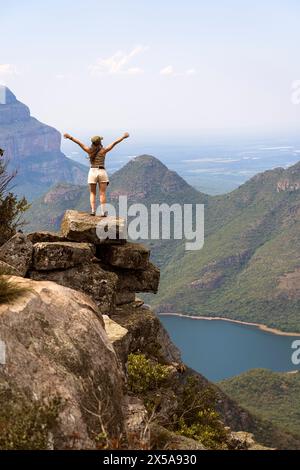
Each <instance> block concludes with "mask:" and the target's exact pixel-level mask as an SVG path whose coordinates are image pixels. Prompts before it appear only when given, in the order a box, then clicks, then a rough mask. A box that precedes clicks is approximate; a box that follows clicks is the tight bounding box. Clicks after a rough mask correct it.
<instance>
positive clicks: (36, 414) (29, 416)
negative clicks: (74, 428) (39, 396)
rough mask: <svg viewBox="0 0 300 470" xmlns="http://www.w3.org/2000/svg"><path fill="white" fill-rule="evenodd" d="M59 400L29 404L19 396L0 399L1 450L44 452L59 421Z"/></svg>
mask: <svg viewBox="0 0 300 470" xmlns="http://www.w3.org/2000/svg"><path fill="white" fill-rule="evenodd" d="M0 398H1V397H0ZM60 408H61V400H60V399H59V398H57V397H54V398H52V399H50V400H48V402H44V401H42V400H39V401H37V402H35V403H32V402H29V401H28V400H27V399H26V398H25V397H23V396H22V395H16V396H14V397H13V398H10V399H8V400H4V399H3V397H2V399H1V408H0V450H27V449H28V450H46V449H48V448H49V433H50V432H51V431H52V430H53V429H54V427H55V425H56V424H57V421H58V415H59V411H60Z"/></svg>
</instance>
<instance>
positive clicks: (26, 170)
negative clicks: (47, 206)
mask: <svg viewBox="0 0 300 470" xmlns="http://www.w3.org/2000/svg"><path fill="white" fill-rule="evenodd" d="M1 96H3V99H1V100H0V147H1V148H2V149H4V150H5V155H6V156H7V158H8V159H9V160H10V165H11V167H12V168H14V169H17V170H18V178H17V185H18V188H17V190H18V193H19V194H22V195H23V194H24V195H25V196H26V197H28V198H29V199H32V198H33V197H37V196H39V195H40V194H43V192H45V189H46V190H47V189H48V188H50V187H51V186H53V185H54V184H56V183H59V182H64V181H68V182H69V183H75V184H83V183H85V180H86V173H87V170H86V168H85V167H84V166H83V165H80V164H78V163H75V162H73V161H72V160H70V159H68V158H67V157H66V156H65V155H64V154H63V153H62V152H61V150H60V144H61V135H60V133H59V132H58V131H57V130H56V129H54V128H53V127H50V126H48V125H46V124H43V123H41V122H39V121H38V120H37V119H35V118H34V117H32V116H31V115H30V110H29V108H28V107H27V106H26V105H24V104H23V103H21V102H20V101H18V100H17V98H16V97H15V95H14V94H13V93H12V92H11V91H10V90H9V89H8V88H6V87H5V88H4V90H3V87H2V92H1Z"/></svg>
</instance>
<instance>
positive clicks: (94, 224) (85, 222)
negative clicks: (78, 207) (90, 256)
mask: <svg viewBox="0 0 300 470" xmlns="http://www.w3.org/2000/svg"><path fill="white" fill-rule="evenodd" d="M61 233H62V235H63V236H64V237H66V238H67V239H69V240H73V241H76V242H89V243H94V244H95V245H100V244H101V243H106V242H107V243H112V242H114V243H117V242H121V243H122V242H124V241H125V240H126V227H125V220H124V219H122V218H114V217H98V216H96V217H91V216H90V215H89V214H86V213H85V212H78V211H72V210H68V211H66V213H65V216H64V218H63V221H62V223H61Z"/></svg>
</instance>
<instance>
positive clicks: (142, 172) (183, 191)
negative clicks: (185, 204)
mask: <svg viewBox="0 0 300 470" xmlns="http://www.w3.org/2000/svg"><path fill="white" fill-rule="evenodd" d="M110 189H111V190H112V196H117V195H119V194H127V196H128V197H132V198H133V199H136V198H138V200H140V201H141V200H146V199H147V200H149V198H150V199H151V200H152V201H153V200H160V201H166V200H170V199H176V200H177V199H178V200H182V199H185V200H190V201H191V202H193V201H194V200H196V199H199V196H200V195H201V193H199V192H198V191H197V190H196V189H194V188H192V187H191V186H190V185H189V184H188V183H187V182H186V181H185V180H184V179H183V178H181V176H179V175H178V174H177V173H176V172H175V171H172V170H169V168H168V167H167V166H166V165H164V164H163V163H162V162H161V161H160V160H158V158H156V157H153V156H152V155H145V154H144V155H140V156H138V157H135V158H133V159H132V160H130V161H129V162H128V163H127V164H126V165H125V166H124V167H123V168H121V169H120V170H118V171H117V172H116V173H114V174H113V175H112V178H111V188H110Z"/></svg>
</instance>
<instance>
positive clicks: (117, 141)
mask: <svg viewBox="0 0 300 470" xmlns="http://www.w3.org/2000/svg"><path fill="white" fill-rule="evenodd" d="M128 137H129V134H128V132H125V134H124V135H123V136H122V137H120V138H119V139H117V140H115V141H114V142H113V143H112V144H110V145H108V146H107V147H105V151H106V152H110V151H111V150H112V149H113V148H114V147H115V146H116V145H118V144H120V143H121V142H122V141H123V140H124V139H128Z"/></svg>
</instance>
